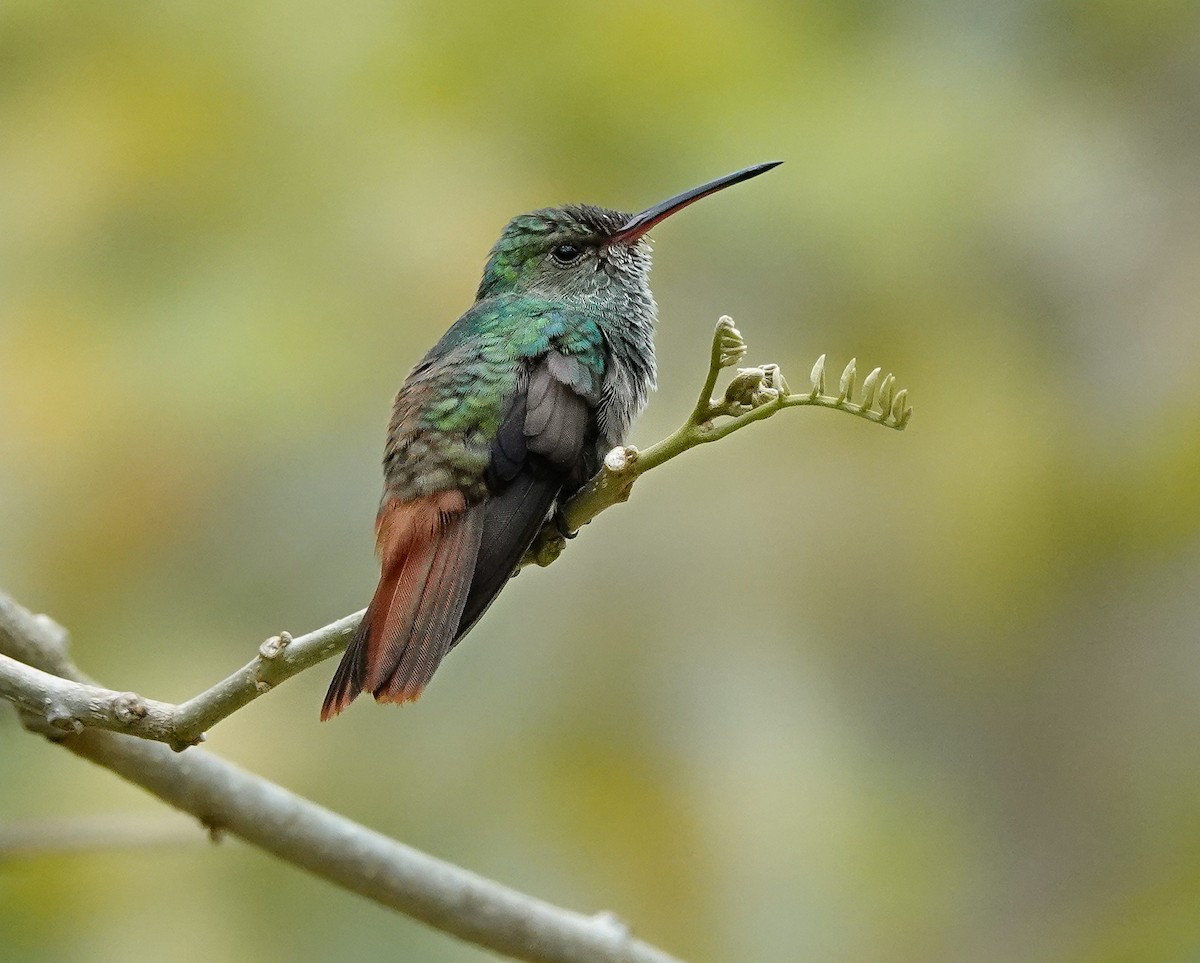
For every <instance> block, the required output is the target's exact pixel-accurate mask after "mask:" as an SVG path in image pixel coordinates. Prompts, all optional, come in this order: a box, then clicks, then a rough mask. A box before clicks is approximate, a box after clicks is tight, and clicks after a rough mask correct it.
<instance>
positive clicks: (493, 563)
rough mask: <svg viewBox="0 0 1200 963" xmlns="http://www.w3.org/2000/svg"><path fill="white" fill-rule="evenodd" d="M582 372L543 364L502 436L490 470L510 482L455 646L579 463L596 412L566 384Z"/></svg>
mask: <svg viewBox="0 0 1200 963" xmlns="http://www.w3.org/2000/svg"><path fill="white" fill-rule="evenodd" d="M564 362H569V363H564ZM576 368H579V369H583V365H582V364H580V363H579V362H578V361H576V360H575V359H574V358H570V357H568V356H566V355H562V354H559V353H558V352H557V351H551V352H550V353H548V354H547V355H544V356H543V357H542V358H541V359H539V361H538V363H537V364H536V365H535V366H534V367H533V369H532V370H531V371H530V372H529V377H528V380H527V381H526V390H525V392H524V393H523V394H518V395H517V397H516V398H515V399H514V400H513V404H512V405H511V406H510V408H509V412H508V415H507V417H506V418H505V421H504V423H503V424H502V425H501V427H500V431H499V432H498V433H497V435H496V442H495V444H494V445H493V446H492V468H491V472H492V474H493V475H494V476H496V477H504V476H505V475H509V480H508V481H507V483H506V484H505V485H504V486H503V487H502V488H500V489H499V490H493V493H492V495H491V496H490V497H489V498H488V499H487V502H486V503H485V509H484V518H483V538H482V539H481V541H480V545H479V556H478V558H477V560H476V562H475V573H474V576H473V577H472V579H471V590H470V592H469V593H468V594H467V604H466V606H465V607H464V608H463V613H462V619H461V621H460V622H459V626H458V631H457V632H456V633H455V639H454V641H455V642H457V641H458V640H459V639H461V638H462V637H463V636H464V635H466V634H467V632H468V631H469V630H470V629H471V626H473V625H474V624H475V623H476V622H477V621H479V618H480V616H482V615H483V613H484V612H485V611H486V610H487V607H488V606H489V605H491V604H492V601H493V600H494V599H495V598H496V596H497V595H499V594H500V590H501V589H503V588H504V586H505V585H506V584H507V583H508V580H509V578H511V577H512V574H513V573H514V572H515V571H516V570H517V567H518V566H519V565H520V564H521V558H522V557H523V556H524V555H525V551H526V550H527V549H528V548H529V546H530V544H531V543H532V542H533V539H534V537H535V536H536V535H537V533H538V530H539V529H540V528H541V527H542V524H543V522H545V520H546V517H547V515H549V513H550V509H551V508H552V507H553V505H554V500H555V498H557V497H558V494H559V492H560V491H561V490H562V488H563V484H564V482H565V481H566V479H567V477H568V476H569V475H570V474H571V473H572V469H573V468H574V466H575V462H576V461H577V460H578V458H579V453H580V450H581V448H582V446H583V443H584V440H585V439H586V438H587V436H588V434H589V425H590V421H591V417H590V413H591V409H590V407H589V405H588V403H587V401H586V400H585V399H584V398H583V397H581V396H580V395H579V394H578V393H577V392H576V391H575V389H574V388H573V387H571V385H570V384H569V383H568V382H567V381H566V380H564V379H566V378H569V379H573V380H574V379H577V378H578V377H579V376H578V374H577V372H576ZM518 434H519V436H520V439H521V440H520V441H517V440H516V437H515V436H517V435H518ZM521 449H523V450H524V455H525V457H524V459H523V460H522V461H521V463H520V464H519V466H518V467H516V471H515V472H514V471H513V470H512V469H513V467H514V466H515V459H514V458H513V454H514V453H515V452H517V451H518V450H521Z"/></svg>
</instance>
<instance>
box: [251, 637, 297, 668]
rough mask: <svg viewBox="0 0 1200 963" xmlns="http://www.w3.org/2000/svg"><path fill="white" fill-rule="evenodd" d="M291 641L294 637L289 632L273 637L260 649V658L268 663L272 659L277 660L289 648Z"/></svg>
mask: <svg viewBox="0 0 1200 963" xmlns="http://www.w3.org/2000/svg"><path fill="white" fill-rule="evenodd" d="M291 641H292V637H291V635H289V634H288V633H287V632H280V633H279V634H278V635H272V636H271V637H270V638H269V639H267V640H266V641H265V642H263V644H262V645H260V646H259V647H258V655H259V658H262V659H266V660H267V661H268V662H269V661H270V660H271V659H274V658H277V657H278V656H279V654H280V653H281V652H283V650H284V649H286V648H287V647H288V645H289V643H291Z"/></svg>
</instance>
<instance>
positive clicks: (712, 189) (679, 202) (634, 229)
mask: <svg viewBox="0 0 1200 963" xmlns="http://www.w3.org/2000/svg"><path fill="white" fill-rule="evenodd" d="M782 163H783V161H767V163H765V164H755V165H754V166H753V167H746V168H743V169H742V170H740V171H734V172H733V173H732V174H726V175H725V176H724V177H718V178H717V179H716V180H715V181H709V182H708V183H707V184H701V185H700V186H699V187H693V188H692V189H691V190H690V191H684V192H683V193H682V194H676V195H675V196H674V197H670V198H668V199H667V200H665V201H663V202H662V203H661V204H655V205H654V206H653V207H648V208H646V210H644V211H642V213H641V214H635V215H633V217H631V218H630V219H629V220H628V221H627V222H626V223H625V224H624V225H622V227H621V229H620V230H619V231H617V233H616V234H614V235H613V240H614V241H623V242H625V243H626V244H630V243H632V242H634V241H636V240H637V239H638V238H639V237H641V236H642V235H643V234H645V233H646V232H647V231H648V230H650V228H652V227H654V225H655V224H657V223H659V222H660V221H662V220H664V219H666V218H668V217H670V216H671V215H672V214H674V213H675V212H676V211H682V210H683V209H684V208H685V207H687V206H688V205H689V204H695V203H696V201H698V200H700V198H702V197H708V195H709V194H715V193H716V192H717V191H720V190H724V189H725V188H726V187H732V186H733V185H734V184H740V183H741V182H742V181H748V180H750V178H751V177H758V175H759V174H765V173H766V172H767V171H769V170H770V169H771V168H772V167H778V166H779V165H780V164H782Z"/></svg>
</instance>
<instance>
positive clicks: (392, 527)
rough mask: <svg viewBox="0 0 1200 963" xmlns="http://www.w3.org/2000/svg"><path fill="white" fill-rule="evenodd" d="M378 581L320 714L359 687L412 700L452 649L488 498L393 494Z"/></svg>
mask: <svg viewBox="0 0 1200 963" xmlns="http://www.w3.org/2000/svg"><path fill="white" fill-rule="evenodd" d="M375 531H376V550H377V552H378V554H379V565H380V575H379V585H378V586H377V587H376V589H375V595H374V597H373V598H372V599H371V604H370V605H369V606H367V611H366V614H365V615H364V616H363V620H362V622H361V623H360V624H359V626H358V629H357V631H356V632H355V633H354V638H353V639H352V640H351V641H350V645H349V646H348V647H347V648H346V652H345V654H344V655H343V656H342V661H341V664H340V665H339V666H338V668H337V672H335V673H334V676H333V681H332V682H331V683H330V685H329V692H328V693H327V694H326V696H325V703H324V705H323V706H322V707H321V719H322V720H325V719H329V718H331V717H333V716H335V715H337V714H338V713H339V712H341V711H342V710H343V709H345V708H346V707H347V706H348V705H350V703H351V702H353V701H354V699H355V698H356V697H357V696H358V694H359V693H360V692H370V693H372V694H373V695H374V696H375V699H376V700H377V701H379V702H410V701H412V700H413V699H415V698H417V696H419V695H420V694H421V690H422V689H424V688H425V685H426V684H427V683H428V682H429V680H430V678H431V677H432V676H433V673H434V670H435V669H436V668H437V667H438V663H440V662H441V661H442V658H443V657H444V656H445V654H446V653H447V652H448V651H449V650H450V646H451V644H452V643H453V641H454V637H455V632H456V630H457V629H458V624H459V620H460V619H461V617H462V614H463V606H464V604H465V603H466V600H467V592H468V590H469V589H470V587H471V578H472V574H473V572H474V570H475V560H476V556H477V555H478V554H479V540H480V537H481V535H482V533H483V506H482V505H473V506H468V505H467V503H466V500H465V499H464V498H463V495H462V493H461V492H459V491H441V492H436V493H434V494H432V495H428V496H426V497H424V498H418V499H415V500H413V501H400V500H398V499H389V500H387V501H385V502H384V504H383V506H382V507H381V508H380V509H379V516H378V518H377V519H376V523H375Z"/></svg>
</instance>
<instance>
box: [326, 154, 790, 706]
mask: <svg viewBox="0 0 1200 963" xmlns="http://www.w3.org/2000/svg"><path fill="white" fill-rule="evenodd" d="M778 163H780V162H778V161H775V162H772V163H767V164H758V165H756V166H754V167H747V168H746V169H745V170H740V171H736V172H735V173H733V174H728V175H726V176H725V177H720V178H718V179H717V180H714V181H710V182H709V183H707V184H703V185H701V186H700V187H696V188H693V189H692V190H690V191H685V192H684V193H682V194H678V195H676V196H675V197H672V198H670V199H668V200H666V201H663V202H662V203H661V204H656V205H655V206H654V207H651V208H648V209H646V210H644V211H642V212H641V213H640V214H633V215H630V214H625V213H622V212H620V211H611V210H607V209H605V208H602V207H593V206H591V205H589V204H578V205H567V206H565V207H550V208H545V209H544V210H540V211H534V212H533V213H531V214H522V215H520V216H519V217H515V218H513V220H511V221H510V222H509V223H508V225H507V226H506V227H505V228H504V233H503V234H501V236H500V240H499V241H497V242H496V245H495V247H493V248H492V251H491V254H490V256H489V257H488V261H487V265H486V267H485V268H484V272H483V280H482V281H481V282H480V285H479V291H478V292H477V293H476V295H475V303H474V305H472V307H471V309H470V310H469V311H467V313H466V314H464V315H463V316H462V317H461V318H459V319H458V320H457V321H456V322H455V323H454V325H453V326H452V327H451V328H450V330H449V331H447V332H446V334H445V335H444V336H443V337H442V339H441V340H440V341H439V342H438V343H437V344H435V345H434V346H433V348H431V349H430V351H429V353H428V354H427V355H425V357H424V358H423V359H422V360H421V362H420V363H419V364H418V365H417V366H416V367H415V368H413V369H412V371H411V372H409V375H408V377H407V378H406V379H405V381H404V384H403V385H402V386H401V387H400V391H399V393H398V394H397V395H396V401H395V405H394V406H393V409H392V418H391V423H390V425H389V427H388V435H387V445H386V447H385V450H384V458H383V474H384V490H383V498H382V501H381V503H380V506H379V514H378V516H377V517H376V520H375V533H376V551H377V554H378V555H379V565H380V575H379V585H378V587H377V588H376V589H375V595H374V597H373V598H372V599H371V603H370V605H369V606H367V611H366V614H365V615H364V616H363V620H362V623H361V624H360V625H359V627H358V629H357V631H356V632H355V635H354V638H353V639H352V640H351V642H350V645H349V647H348V648H347V649H346V652H345V654H344V655H343V657H342V661H341V664H340V665H339V666H338V668H337V671H336V672H335V673H334V676H333V681H332V683H331V684H330V686H329V692H328V694H327V695H326V696H325V703H324V706H323V707H322V709H321V718H322V719H328V718H330V717H332V716H334V715H336V714H337V713H339V712H341V711H342V710H343V709H345V708H346V706H348V705H349V704H350V703H351V702H352V701H353V700H354V699H355V697H357V696H358V694H359V693H360V692H364V691H367V692H370V693H371V694H372V695H374V696H375V698H376V700H377V701H379V702H408V701H411V700H413V699H416V698H417V696H419V695H420V694H421V690H422V689H424V688H425V685H426V684H427V683H428V682H429V680H430V678H431V677H432V676H433V673H434V670H435V669H437V667H438V664H439V663H440V662H441V661H442V659H443V657H445V655H446V653H447V652H449V651H450V649H451V648H452V647H453V646H454V645H455V644H456V643H457V642H458V640H459V639H461V638H462V637H463V635H465V634H466V633H467V632H468V631H469V630H470V628H471V627H472V626H473V625H474V624H475V623H476V622H477V621H478V620H479V617H480V616H481V615H482V614H483V612H484V610H485V609H486V608H487V607H488V606H489V605H490V604H491V602H492V600H493V599H494V598H495V597H496V596H497V594H499V592H500V590H501V589H502V588H504V586H505V584H506V583H507V582H508V579H509V578H510V576H512V574H513V573H514V572H515V571H516V570H517V568H518V566H519V565H520V562H521V558H522V556H523V555H524V554H525V551H526V549H527V548H528V547H529V546H530V544H531V543H532V542H533V539H534V536H535V535H536V534H537V532H538V530H539V529H540V528H541V526H542V524H543V523H544V522H545V521H546V520H547V518H548V517H550V515H551V514H552V512H553V511H554V510H555V508H556V505H557V504H558V503H560V502H562V501H564V500H565V499H567V498H569V497H570V496H571V495H572V494H573V493H574V492H576V491H577V490H578V489H579V488H580V487H581V486H582V485H583V484H584V483H585V482H586V481H587V480H588V479H589V478H591V476H592V475H594V474H595V473H596V472H597V471H599V469H600V466H601V462H602V459H603V458H604V455H605V454H606V453H607V452H608V451H609V450H611V449H612V448H614V447H616V446H617V445H621V444H624V442H625V437H626V434H627V432H628V431H629V426H630V424H631V423H632V422H633V420H634V418H636V417H637V416H638V414H639V413H640V412H641V410H642V408H644V407H645V404H646V400H647V395H648V393H649V392H650V390H651V389H652V388H653V387H654V383H655V367H654V323H655V318H656V313H657V309H656V307H655V304H654V297H653V295H651V293H650V285H649V275H650V247H649V244H648V243H647V241H646V240H645V235H646V232H647V231H649V230H650V229H651V228H652V227H654V226H655V225H656V224H658V223H659V222H660V221H662V220H663V219H664V218H666V217H668V216H670V215H671V214H674V213H675V212H676V211H679V210H681V209H682V208H684V207H686V206H687V205H689V204H691V203H693V202H695V201H698V200H700V198H702V197H706V196H708V195H709V194H712V193H714V192H716V191H719V190H721V189H722V188H725V187H729V186H730V185H732V184H737V183H739V182H741V181H744V180H748V179H749V178H751V177H756V176H758V175H759V174H762V173H764V172H765V171H768V170H770V169H771V168H772V167H775V166H777V164H778Z"/></svg>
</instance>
